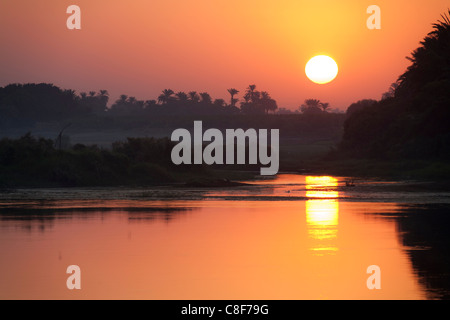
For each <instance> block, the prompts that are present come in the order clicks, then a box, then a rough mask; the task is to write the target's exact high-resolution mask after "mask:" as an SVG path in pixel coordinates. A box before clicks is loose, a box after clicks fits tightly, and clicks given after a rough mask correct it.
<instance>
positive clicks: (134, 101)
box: [128, 97, 137, 105]
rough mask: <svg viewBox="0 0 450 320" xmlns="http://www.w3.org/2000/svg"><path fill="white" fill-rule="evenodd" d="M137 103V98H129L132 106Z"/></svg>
mask: <svg viewBox="0 0 450 320" xmlns="http://www.w3.org/2000/svg"><path fill="white" fill-rule="evenodd" d="M136 101H137V100H136V98H135V97H129V98H128V103H129V104H131V105H133V104H135V103H136Z"/></svg>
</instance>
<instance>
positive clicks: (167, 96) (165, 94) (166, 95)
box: [158, 89, 174, 104]
mask: <svg viewBox="0 0 450 320" xmlns="http://www.w3.org/2000/svg"><path fill="white" fill-rule="evenodd" d="M173 94H174V92H173V90H171V89H164V90H163V91H162V93H161V94H160V95H159V97H158V102H160V103H162V104H167V103H168V102H169V101H170V100H171V99H172V95H173Z"/></svg>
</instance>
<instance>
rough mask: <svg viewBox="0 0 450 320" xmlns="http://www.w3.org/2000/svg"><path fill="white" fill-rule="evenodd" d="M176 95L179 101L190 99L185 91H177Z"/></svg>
mask: <svg viewBox="0 0 450 320" xmlns="http://www.w3.org/2000/svg"><path fill="white" fill-rule="evenodd" d="M175 96H176V97H177V98H178V101H180V102H186V101H188V95H187V94H186V92H183V91H180V92H177V93H176V94H175Z"/></svg>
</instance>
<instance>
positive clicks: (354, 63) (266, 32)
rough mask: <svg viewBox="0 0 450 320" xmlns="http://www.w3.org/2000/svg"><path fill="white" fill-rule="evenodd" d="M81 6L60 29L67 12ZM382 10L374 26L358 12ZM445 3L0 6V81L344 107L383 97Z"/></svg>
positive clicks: (193, 0) (6, 1)
mask: <svg viewBox="0 0 450 320" xmlns="http://www.w3.org/2000/svg"><path fill="white" fill-rule="evenodd" d="M72 4H76V5H78V6H80V8H81V27H82V29H81V30H68V29H67V27H66V20H67V18H68V17H69V14H67V13H66V8H67V7H68V6H69V5H72ZM372 4H376V5H378V6H380V8H381V30H369V29H367V27H366V20H367V18H368V17H369V15H368V14H367V13H366V9H367V7H368V6H369V5H372ZM449 6H450V5H449V3H448V0H429V1H426V2H425V1H418V0H396V1H385V0H376V1H359V0H353V1H350V0H342V1H331V0H314V1H300V0H278V1H274V0H270V1H269V0H258V1H254V0H214V1H211V0H189V1H188V0H151V1H148V0H133V1H124V0H77V1H73V0H71V1H64V0H57V1H56V0H39V1H28V0H1V2H0V43H1V50H0V86H5V85H7V84H10V83H29V82H47V83H53V84H55V85H57V86H60V87H62V88H65V89H74V90H76V91H77V92H78V93H79V92H83V91H91V90H95V91H98V90H100V89H106V90H108V91H109V93H110V96H111V102H112V101H114V100H115V99H117V98H118V96H119V95H120V94H122V93H123V94H127V95H130V96H135V97H136V98H137V99H140V100H148V99H156V97H157V96H158V94H159V93H160V92H161V91H162V90H163V89H166V88H170V89H172V90H174V91H175V92H178V91H186V92H188V91H192V90H195V91H198V92H204V91H206V92H209V93H210V94H211V95H212V97H213V98H224V99H226V100H227V101H228V99H229V94H228V93H227V89H228V88H236V89H238V90H240V91H241V93H240V94H239V95H238V98H240V97H242V93H243V91H244V90H245V88H246V87H247V86H248V85H249V84H256V86H257V89H259V90H264V91H268V92H269V93H270V94H271V96H272V97H273V98H274V99H275V100H277V102H278V106H279V107H285V108H289V109H296V108H297V107H298V106H299V105H300V104H301V103H302V101H303V100H304V99H307V98H315V99H320V100H322V101H325V102H329V103H330V104H331V107H332V108H340V109H346V108H347V107H348V106H349V104H351V103H352V102H355V101H357V100H360V99H364V98H372V99H380V98H381V95H382V93H383V92H385V91H387V89H388V87H389V85H390V84H391V83H392V82H394V81H395V80H396V79H397V77H398V76H399V75H400V74H401V73H402V72H403V71H404V70H405V69H406V67H407V66H408V65H409V61H408V60H407V59H405V57H406V56H409V55H410V53H411V52H412V51H413V50H414V49H415V48H417V47H418V46H419V42H420V41H421V40H422V39H423V37H424V36H425V35H426V34H427V33H428V32H430V31H431V29H432V23H434V22H436V21H437V20H439V19H440V15H441V14H443V13H445V12H447V10H448V7H449ZM318 54H326V55H329V56H331V57H332V58H334V59H335V60H336V62H337V63H338V65H339V74H338V76H337V78H336V79H335V80H334V81H332V82H331V83H329V84H326V85H318V84H314V83H312V82H311V81H310V80H308V79H307V77H306V75H305V72H304V68H305V64H306V63H307V61H308V60H309V59H310V58H311V57H313V56H315V55H318Z"/></svg>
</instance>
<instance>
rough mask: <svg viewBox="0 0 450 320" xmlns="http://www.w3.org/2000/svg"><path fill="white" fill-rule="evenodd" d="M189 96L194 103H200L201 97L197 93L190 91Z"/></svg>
mask: <svg viewBox="0 0 450 320" xmlns="http://www.w3.org/2000/svg"><path fill="white" fill-rule="evenodd" d="M188 96H189V100H190V101H192V102H199V101H200V96H199V95H198V93H197V91H190V92H189V93H188Z"/></svg>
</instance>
